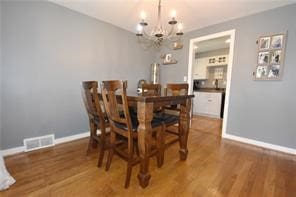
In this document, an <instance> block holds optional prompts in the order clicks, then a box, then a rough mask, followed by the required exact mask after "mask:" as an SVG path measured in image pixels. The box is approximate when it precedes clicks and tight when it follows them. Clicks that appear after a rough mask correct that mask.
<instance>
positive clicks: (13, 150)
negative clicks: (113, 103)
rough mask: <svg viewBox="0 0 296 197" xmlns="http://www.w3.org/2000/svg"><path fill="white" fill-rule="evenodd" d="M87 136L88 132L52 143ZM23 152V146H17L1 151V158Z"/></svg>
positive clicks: (58, 139)
mask: <svg viewBox="0 0 296 197" xmlns="http://www.w3.org/2000/svg"><path fill="white" fill-rule="evenodd" d="M99 132H100V131H99V130H98V133H99ZM89 134H90V132H89V131H88V132H84V133H79V134H76V135H71V136H67V137H62V138H57V139H55V141H54V143H55V144H61V143H65V142H70V141H73V140H78V139H81V138H85V137H88V136H89ZM24 151H25V147H24V146H19V147H15V148H10V149H6V150H1V155H2V156H3V157H5V156H8V155H14V154H17V153H21V152H24Z"/></svg>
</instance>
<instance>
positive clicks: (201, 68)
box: [193, 58, 208, 80]
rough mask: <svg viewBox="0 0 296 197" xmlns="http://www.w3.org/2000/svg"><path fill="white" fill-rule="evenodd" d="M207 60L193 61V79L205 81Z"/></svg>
mask: <svg viewBox="0 0 296 197" xmlns="http://www.w3.org/2000/svg"><path fill="white" fill-rule="evenodd" d="M207 61H208V59H207V58H198V59H195V60H194V67H193V79H199V80H202V79H207V78H208V77H207V65H206V64H207Z"/></svg>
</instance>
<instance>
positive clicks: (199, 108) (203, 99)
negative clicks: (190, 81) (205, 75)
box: [193, 92, 222, 118]
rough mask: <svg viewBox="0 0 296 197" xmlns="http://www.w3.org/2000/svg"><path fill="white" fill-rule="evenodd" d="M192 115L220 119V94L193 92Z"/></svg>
mask: <svg viewBox="0 0 296 197" xmlns="http://www.w3.org/2000/svg"><path fill="white" fill-rule="evenodd" d="M194 95H195V97H194V104H193V114H200V115H208V116H212V117H217V118H219V117H220V110H221V98H222V94H221V93H209V92H195V93H194Z"/></svg>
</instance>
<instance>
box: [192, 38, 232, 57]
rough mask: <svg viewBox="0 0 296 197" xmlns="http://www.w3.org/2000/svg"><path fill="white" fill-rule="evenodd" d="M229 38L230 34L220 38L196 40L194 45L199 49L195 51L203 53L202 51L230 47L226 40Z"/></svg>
mask: <svg viewBox="0 0 296 197" xmlns="http://www.w3.org/2000/svg"><path fill="white" fill-rule="evenodd" d="M229 38H230V36H223V37H219V38H214V39H210V40H204V41H200V42H196V43H194V45H195V46H197V49H195V52H198V53H202V52H207V51H213V50H217V49H225V48H229V43H227V42H225V41H226V40H228V39H229Z"/></svg>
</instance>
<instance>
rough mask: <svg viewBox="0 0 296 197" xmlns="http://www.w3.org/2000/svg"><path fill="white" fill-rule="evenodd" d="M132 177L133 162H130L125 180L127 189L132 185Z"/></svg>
mask: <svg viewBox="0 0 296 197" xmlns="http://www.w3.org/2000/svg"><path fill="white" fill-rule="evenodd" d="M131 175H132V161H131V160H129V161H128V163H127V171H126V178H125V184H124V187H125V188H128V187H129V185H130V181H131Z"/></svg>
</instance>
